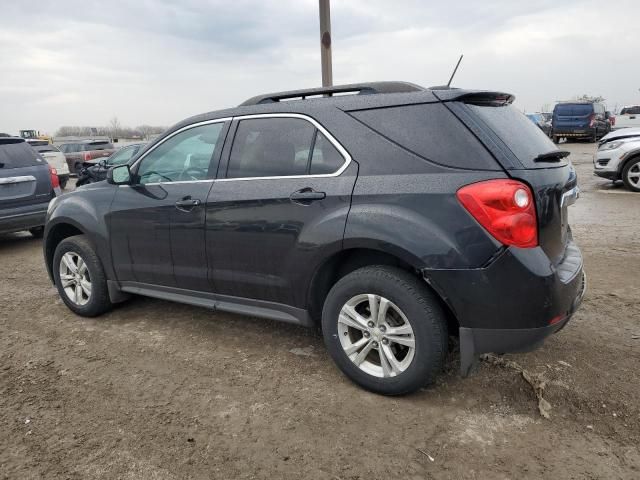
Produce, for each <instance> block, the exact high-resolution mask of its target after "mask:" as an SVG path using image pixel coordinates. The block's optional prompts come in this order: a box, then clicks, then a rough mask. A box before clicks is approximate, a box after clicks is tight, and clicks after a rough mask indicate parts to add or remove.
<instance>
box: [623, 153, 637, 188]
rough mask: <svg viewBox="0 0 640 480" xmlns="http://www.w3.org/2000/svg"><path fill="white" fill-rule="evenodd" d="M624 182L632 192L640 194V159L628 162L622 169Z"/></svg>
mask: <svg viewBox="0 0 640 480" xmlns="http://www.w3.org/2000/svg"><path fill="white" fill-rule="evenodd" d="M622 181H623V182H624V184H625V185H626V187H627V188H628V189H629V190H631V191H632V192H640V157H635V158H632V159H631V160H629V161H628V162H627V164H626V165H625V166H624V168H623V169H622Z"/></svg>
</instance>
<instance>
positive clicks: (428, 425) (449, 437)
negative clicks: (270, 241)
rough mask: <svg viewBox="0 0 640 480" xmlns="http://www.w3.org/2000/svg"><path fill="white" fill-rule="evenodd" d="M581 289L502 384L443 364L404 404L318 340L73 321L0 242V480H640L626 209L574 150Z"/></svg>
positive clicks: (298, 333) (19, 248) (18, 249)
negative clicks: (349, 370)
mask: <svg viewBox="0 0 640 480" xmlns="http://www.w3.org/2000/svg"><path fill="white" fill-rule="evenodd" d="M566 148H567V149H569V150H571V152H572V156H571V158H572V159H573V161H574V163H575V164H576V168H577V170H578V173H579V176H580V186H581V188H582V192H583V193H582V198H581V199H580V200H579V201H578V203H577V204H576V205H575V206H573V207H571V221H572V225H573V231H574V236H575V238H576V241H577V242H578V244H579V245H580V246H581V247H582V251H583V253H584V256H585V268H586V272H587V274H588V278H589V288H588V293H587V296H586V299H585V301H584V303H583V306H582V308H581V310H580V311H579V312H578V313H577V314H576V315H575V317H574V318H573V320H572V322H570V324H569V325H568V326H567V327H566V328H565V329H564V330H563V331H562V332H561V333H559V334H558V335H556V336H554V337H553V338H550V339H549V340H548V341H547V342H546V344H545V345H544V346H543V347H542V348H541V349H540V350H538V351H536V352H533V353H529V354H521V355H509V356H508V358H509V359H511V360H514V361H516V362H518V364H520V365H521V366H522V367H523V368H524V369H526V370H527V372H529V373H531V374H532V375H541V377H540V378H542V379H544V380H546V387H545V388H544V392H543V394H544V398H545V399H546V400H547V401H548V402H549V403H550V404H551V407H552V408H551V411H550V418H549V419H545V418H543V417H542V416H541V415H540V413H539V412H538V404H537V400H536V397H535V395H534V392H533V390H532V388H531V386H530V385H529V384H528V383H527V382H526V381H525V380H524V378H523V376H522V375H521V374H520V373H518V372H517V371H516V370H514V369H511V368H507V367H504V366H499V365H494V364H490V363H488V362H484V363H483V364H481V366H480V368H479V370H478V371H477V372H476V373H475V374H474V375H473V376H472V377H470V378H467V379H462V378H460V377H459V375H458V373H457V368H458V358H457V356H456V355H455V354H453V355H451V358H450V361H449V363H448V365H447V370H446V372H445V373H444V375H442V377H441V379H440V380H439V382H438V383H437V384H436V385H435V386H433V387H432V388H429V389H426V390H424V391H421V392H419V393H417V394H414V395H411V396H407V397H402V398H386V397H381V396H377V395H374V394H371V393H367V392H365V391H363V390H361V389H359V388H358V387H356V386H355V385H354V384H352V383H351V382H350V381H348V380H347V379H346V378H345V377H344V376H342V375H341V374H340V373H339V371H338V370H337V369H336V367H334V365H333V363H332V361H331V360H330V358H329V357H328V355H327V353H326V352H325V350H324V347H323V344H322V339H321V337H320V336H319V334H318V333H317V332H315V331H308V330H305V329H302V328H297V327H292V326H287V325H282V324H277V323H274V322H269V321H265V320H257V319H251V318H246V317H241V316H234V315H229V314H223V313H212V312H211V311H209V310H205V309H202V308H195V307H189V306H185V305H179V304H174V303H167V302H163V301H159V300H152V299H145V298H136V299H133V300H132V301H129V302H128V303H126V304H123V305H122V306H120V307H119V308H117V309H116V310H114V311H113V312H112V313H110V314H108V315H105V316H103V317H101V318H98V319H90V320H88V319H83V318H80V317H77V316H74V315H73V314H72V313H71V312H70V311H69V310H67V308H65V306H64V305H63V304H62V302H61V301H60V299H59V298H58V295H57V293H56V290H55V289H54V287H53V286H52V285H51V284H50V283H49V281H48V279H47V276H46V273H45V270H44V266H43V261H42V254H41V241H40V240H34V239H32V238H30V237H29V235H23V234H15V235H6V236H3V237H0V265H1V267H2V268H1V272H2V273H1V274H0V275H1V278H0V478H7V479H8V478H11V479H14V478H15V479H22V478H47V479H57V478H65V479H66V478H70V479H76V478H122V479H174V478H203V479H204V478H207V479H209V478H225V479H227V478H241V479H245V478H246V479H249V478H271V479H299V478H305V479H342V480H347V479H352V480H353V479H364V478H403V479H413V478H415V479H423V478H428V479H431V478H433V479H444V478H455V479H484V478H491V479H511V478H514V479H515V478H518V479H522V478H549V479H559V478H562V479H569V478H571V479H581V478H587V479H600V478H607V479H610V478H625V479H636V478H640V447H639V445H640V416H639V414H640V400H639V398H640V381H639V375H638V367H639V366H640V273H638V272H640V255H639V254H638V252H640V221H639V219H640V216H639V212H640V208H639V206H640V194H632V193H629V192H627V191H626V190H625V189H624V188H622V187H621V186H615V187H614V186H612V184H611V183H610V182H607V181H605V180H601V179H596V178H595V177H593V176H592V174H591V169H592V166H591V155H592V152H593V151H594V148H595V147H594V146H593V145H592V144H568V145H566Z"/></svg>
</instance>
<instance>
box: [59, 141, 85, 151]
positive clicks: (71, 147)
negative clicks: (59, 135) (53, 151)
mask: <svg viewBox="0 0 640 480" xmlns="http://www.w3.org/2000/svg"><path fill="white" fill-rule="evenodd" d="M81 148H82V145H80V144H79V143H65V144H63V145H60V150H61V151H62V153H76V152H81V151H82V150H81Z"/></svg>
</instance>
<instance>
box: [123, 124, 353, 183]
mask: <svg viewBox="0 0 640 480" xmlns="http://www.w3.org/2000/svg"><path fill="white" fill-rule="evenodd" d="M256 118H257V119H259V118H299V119H301V120H306V121H307V122H309V123H311V125H313V126H314V127H315V128H316V129H317V131H319V132H321V133H322V134H323V135H324V136H325V137H326V138H327V140H329V142H331V144H332V145H333V146H334V147H335V148H336V150H338V152H339V153H340V155H342V158H344V163H343V164H342V166H341V167H340V168H339V169H338V170H336V171H335V172H333V173H322V174H316V175H311V174H308V175H279V176H274V177H241V178H226V175H227V172H226V170H225V172H224V177H222V178H219V174H220V172H219V171H218V175H216V178H208V179H205V180H184V181H176V182H154V183H145V185H165V184H181V183H202V182H214V181H217V182H235V181H246V180H277V179H283V178H331V177H338V176H340V175H341V174H342V172H344V171H345V170H346V169H347V167H348V166H349V164H351V160H352V158H351V155H349V152H347V150H346V149H345V148H344V147H343V146H342V145H341V144H340V142H338V141H337V140H336V139H335V138H334V136H333V135H331V133H329V131H328V130H327V129H326V128H324V126H322V125H321V124H320V123H319V122H318V121H317V120H316V119H314V118H313V117H310V116H308V115H305V114H302V113H254V114H248V115H238V116H234V117H224V118H216V119H214V120H205V121H202V122H197V123H191V124H189V125H185V126H184V127H182V128H179V129H178V130H176V131H175V132H172V133H171V134H170V135H167V136H166V137H164V138H163V139H162V140H160V141H159V142H158V143H156V144H155V145H153V146H152V147H151V148H150V149H149V150H147V151H146V152H144V153H143V154H142V156H141V157H140V158H138V159H137V160H136V161H135V162H134V163H133V165H131V170H133V171H135V172H137V171H138V167H139V164H140V162H142V160H144V159H145V157H146V156H147V155H149V154H150V153H151V152H153V151H154V150H155V149H156V148H158V147H159V146H160V145H162V144H163V143H164V142H166V141H167V140H169V139H170V138H172V137H174V136H175V135H177V134H179V133H182V132H184V131H185V130H189V129H191V128H195V127H200V126H202V125H209V124H212V123H225V122H230V123H231V122H234V121H236V120H237V121H238V122H239V121H241V120H250V119H256ZM233 140H234V139H231V140H230V142H231V146H233ZM225 163H226V165H225V167H227V168H228V167H229V162H228V159H227V161H226V162H225Z"/></svg>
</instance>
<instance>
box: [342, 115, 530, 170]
mask: <svg viewBox="0 0 640 480" xmlns="http://www.w3.org/2000/svg"><path fill="white" fill-rule="evenodd" d="M349 113H350V114H351V115H352V116H353V117H355V118H356V119H358V120H359V121H361V122H362V123H364V124H365V125H367V126H368V127H369V128H371V129H373V130H375V131H376V132H377V133H379V134H380V135H382V136H383V137H385V138H386V139H387V140H390V141H391V142H393V143H395V144H397V145H399V146H401V147H403V148H404V149H406V150H409V151H410V152H412V153H413V154H415V155H418V156H419V157H422V158H423V159H425V160H427V161H430V162H432V163H437V164H439V165H444V166H447V167H453V168H463V169H470V170H471V169H472V170H500V169H501V168H500V166H499V165H498V163H497V162H496V161H495V160H494V159H493V157H492V156H491V155H490V154H489V152H488V151H487V150H486V149H485V148H484V146H483V145H482V144H481V143H480V142H479V141H478V139H476V137H475V136H474V135H473V134H472V133H471V132H470V131H469V130H468V129H467V128H466V127H465V125H464V124H463V123H462V122H460V121H459V120H458V119H457V118H456V117H455V116H454V115H453V113H451V112H450V111H449V110H448V109H447V107H445V106H444V105H442V104H441V103H429V104H418V105H405V106H400V107H389V108H376V109H370V110H359V111H353V112H349ZM522 118H524V120H525V121H527V122H529V125H530V126H532V127H533V128H537V127H536V126H535V125H533V124H532V123H531V121H530V120H528V119H527V118H526V117H524V115H522ZM538 130H539V129H538ZM389 161H390V162H392V161H393V159H389Z"/></svg>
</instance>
